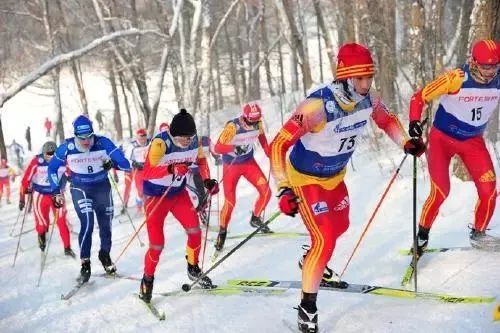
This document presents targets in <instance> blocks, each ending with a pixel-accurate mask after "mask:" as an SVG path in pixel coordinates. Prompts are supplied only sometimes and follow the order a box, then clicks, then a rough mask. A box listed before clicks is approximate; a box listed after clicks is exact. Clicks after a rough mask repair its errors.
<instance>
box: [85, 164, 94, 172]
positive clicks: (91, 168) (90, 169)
mask: <svg viewBox="0 0 500 333" xmlns="http://www.w3.org/2000/svg"><path fill="white" fill-rule="evenodd" d="M87 171H88V172H89V173H93V172H94V168H93V167H92V165H89V166H88V167H87Z"/></svg>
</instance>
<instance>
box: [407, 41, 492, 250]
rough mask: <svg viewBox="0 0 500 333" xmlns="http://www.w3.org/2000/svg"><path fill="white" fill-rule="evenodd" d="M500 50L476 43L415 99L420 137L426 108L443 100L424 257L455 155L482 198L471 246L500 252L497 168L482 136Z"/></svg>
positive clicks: (433, 136)
mask: <svg viewBox="0 0 500 333" xmlns="http://www.w3.org/2000/svg"><path fill="white" fill-rule="evenodd" d="M498 52H499V50H498V48H497V46H496V45H495V42H494V41H492V40H480V41H478V42H476V43H475V44H474V46H473V47H472V55H471V57H470V58H469V60H468V64H465V65H463V66H462V67H461V68H456V69H453V70H450V71H448V72H446V73H444V74H442V75H440V76H438V77H437V78H436V79H434V80H433V81H432V82H430V83H429V84H427V85H426V86H425V87H424V88H423V89H421V90H418V91H417V92H416V93H415V94H414V95H413V97H412V99H411V102H410V125H409V134H410V135H411V136H412V137H417V138H419V137H421V136H422V132H423V129H422V125H421V123H420V119H421V115H422V111H423V108H424V107H425V105H426V104H427V103H429V102H431V101H433V100H435V99H437V98H439V106H438V109H437V112H436V116H435V118H434V122H433V125H432V128H431V130H430V134H429V150H428V154H427V159H428V164H429V174H430V177H431V190H430V195H429V197H428V198H427V200H426V202H425V204H424V206H423V208H422V212H421V215H420V223H419V230H418V245H417V254H418V255H419V256H420V255H421V254H422V253H423V251H424V250H425V248H426V247H427V244H428V241H429V231H430V229H431V227H432V224H433V222H434V220H435V219H436V217H437V214H438V212H439V208H440V207H441V205H442V204H443V202H444V201H445V199H446V197H447V196H448V194H449V192H450V175H449V165H450V160H451V158H452V157H453V156H454V155H458V156H460V158H461V159H462V161H463V162H464V164H465V167H466V168H467V170H468V171H469V173H470V175H471V177H472V179H473V181H474V184H475V186H476V189H477V193H478V196H479V198H478V202H477V204H476V210H475V218H474V225H473V226H472V228H471V231H470V235H469V237H470V242H471V245H472V246H474V247H479V248H483V249H486V250H494V249H496V250H500V239H496V238H495V237H493V236H490V235H487V234H486V233H485V230H486V228H487V226H488V223H489V222H490V220H491V217H492V216H493V212H494V210H495V204H496V198H497V192H496V175H495V169H494V167H493V162H492V160H491V157H490V155H489V153H488V150H487V149H486V144H485V142H484V139H483V136H482V134H483V132H484V130H485V129H486V126H487V124H488V121H489V119H490V117H491V116H492V114H493V112H494V111H495V110H496V108H497V107H498V101H499V97H500V77H499V76H498V69H499V67H498V64H499V57H500V56H499V54H498Z"/></svg>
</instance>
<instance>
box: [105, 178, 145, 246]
mask: <svg viewBox="0 0 500 333" xmlns="http://www.w3.org/2000/svg"><path fill="white" fill-rule="evenodd" d="M108 178H109V180H110V181H111V184H112V185H113V188H114V189H115V191H116V193H117V194H118V198H120V201H121V203H122V206H123V207H125V202H124V201H123V198H122V196H121V194H120V191H119V190H118V185H116V182H115V180H114V179H113V177H111V175H110V174H109V173H108ZM132 180H133V179H132ZM125 213H127V217H128V220H129V222H130V225H131V226H132V229H134V232H135V233H136V234H137V240H138V241H139V244H140V245H141V247H144V243H143V242H142V241H141V238H140V237H139V234H138V233H137V229H136V228H135V225H134V222H133V221H132V217H130V214H129V212H128V210H126V209H125Z"/></svg>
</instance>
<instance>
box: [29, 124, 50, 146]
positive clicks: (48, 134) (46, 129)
mask: <svg viewBox="0 0 500 333" xmlns="http://www.w3.org/2000/svg"><path fill="white" fill-rule="evenodd" d="M44 126H45V132H46V134H45V136H50V131H52V122H51V121H50V120H49V118H48V117H45V123H44ZM30 150H31V149H30Z"/></svg>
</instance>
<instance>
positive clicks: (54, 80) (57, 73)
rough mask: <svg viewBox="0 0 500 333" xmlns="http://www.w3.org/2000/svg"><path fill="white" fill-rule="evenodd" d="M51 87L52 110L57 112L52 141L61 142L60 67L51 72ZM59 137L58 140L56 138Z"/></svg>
mask: <svg viewBox="0 0 500 333" xmlns="http://www.w3.org/2000/svg"><path fill="white" fill-rule="evenodd" d="M51 77H52V87H53V88H54V110H55V113H56V114H57V119H56V130H55V131H54V141H56V142H59V143H61V142H63V141H64V123H63V113H62V107H61V89H60V84H59V78H60V69H59V67H57V68H56V69H54V71H53V72H52V75H51ZM57 138H59V141H58V140H57Z"/></svg>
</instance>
